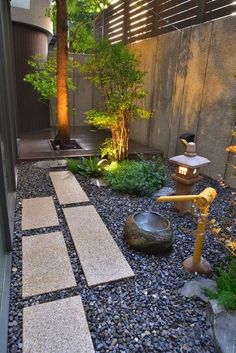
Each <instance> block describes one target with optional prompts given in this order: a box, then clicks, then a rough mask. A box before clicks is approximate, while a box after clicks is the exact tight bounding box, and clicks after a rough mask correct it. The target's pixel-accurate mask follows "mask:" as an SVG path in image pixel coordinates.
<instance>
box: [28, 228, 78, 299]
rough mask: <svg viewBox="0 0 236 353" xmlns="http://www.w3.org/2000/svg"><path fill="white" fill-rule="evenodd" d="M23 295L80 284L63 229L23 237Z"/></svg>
mask: <svg viewBox="0 0 236 353" xmlns="http://www.w3.org/2000/svg"><path fill="white" fill-rule="evenodd" d="M22 253H23V270H22V281H23V289H22V296H23V297H28V296H32V295H36V294H42V293H48V292H52V291H55V290H59V289H64V288H70V287H75V286H76V281H75V278H74V274H73V271H72V267H71V263H70V259H69V255H68V252H67V249H66V244H65V241H64V238H63V235H62V233H61V232H55V233H49V234H41V235H34V236H29V237H23V238H22Z"/></svg>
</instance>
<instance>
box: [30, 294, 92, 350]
mask: <svg viewBox="0 0 236 353" xmlns="http://www.w3.org/2000/svg"><path fill="white" fill-rule="evenodd" d="M23 352H24V353H31V352H32V353H94V348H93V343H92V340H91V336H90V332H89V328H88V324H87V320H86V316H85V312H84V308H83V304H82V301H81V298H80V296H75V297H72V298H67V299H61V300H56V301H54V302H49V303H44V304H39V305H33V306H30V307H27V308H24V311H23Z"/></svg>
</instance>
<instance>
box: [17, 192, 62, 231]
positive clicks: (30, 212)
mask: <svg viewBox="0 0 236 353" xmlns="http://www.w3.org/2000/svg"><path fill="white" fill-rule="evenodd" d="M58 225H59V221H58V218H57V212H56V209H55V206H54V202H53V198H52V197H51V196H49V197H35V198H31V199H24V200H23V201H22V230H27V229H34V228H43V227H52V226H58Z"/></svg>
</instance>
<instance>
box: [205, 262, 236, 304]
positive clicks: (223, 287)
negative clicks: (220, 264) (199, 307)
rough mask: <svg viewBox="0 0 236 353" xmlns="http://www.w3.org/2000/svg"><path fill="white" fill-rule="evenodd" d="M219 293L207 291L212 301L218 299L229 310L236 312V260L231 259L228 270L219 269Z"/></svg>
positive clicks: (217, 280)
mask: <svg viewBox="0 0 236 353" xmlns="http://www.w3.org/2000/svg"><path fill="white" fill-rule="evenodd" d="M216 285H217V291H216V292H213V291H211V290H205V293H206V294H207V295H208V296H209V298H211V299H217V300H218V302H219V304H221V305H222V306H224V308H225V309H227V310H236V259H235V258H231V259H230V261H229V263H228V266H227V267H226V269H224V270H223V269H219V273H218V277H217V279H216Z"/></svg>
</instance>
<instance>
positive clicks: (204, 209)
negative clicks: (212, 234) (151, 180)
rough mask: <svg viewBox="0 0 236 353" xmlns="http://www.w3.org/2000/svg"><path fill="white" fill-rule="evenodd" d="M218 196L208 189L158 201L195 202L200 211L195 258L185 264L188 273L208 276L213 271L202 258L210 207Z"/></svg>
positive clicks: (190, 257) (158, 200) (190, 258)
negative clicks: (195, 193)
mask: <svg viewBox="0 0 236 353" xmlns="http://www.w3.org/2000/svg"><path fill="white" fill-rule="evenodd" d="M216 195H217V193H216V190H215V189H213V188H206V189H205V190H204V191H202V192H201V193H200V194H199V195H180V196H161V197H159V198H158V199H157V202H169V201H173V202H180V203H185V202H189V201H190V202H194V204H195V206H196V207H197V208H198V209H199V210H200V216H199V219H198V226H197V230H196V237H195V244H194V251H193V256H189V257H188V258H187V259H186V260H184V262H183V266H184V269H185V270H186V271H187V272H193V273H195V272H197V273H206V274H207V273H210V272H211V271H212V269H211V266H210V264H209V262H208V261H206V260H205V259H204V258H203V257H202V248H203V243H204V233H205V229H206V224H207V220H208V213H209V207H210V205H211V203H212V202H213V201H214V200H215V198H216Z"/></svg>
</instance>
